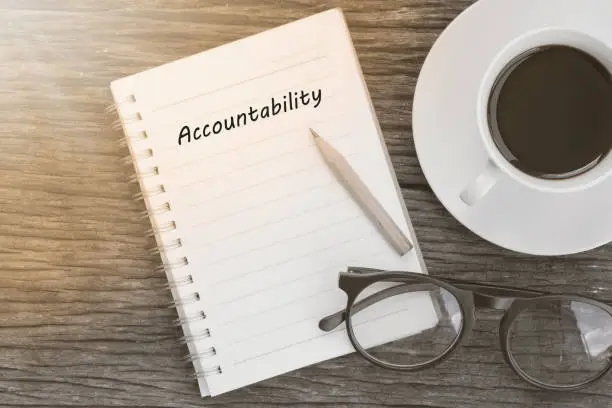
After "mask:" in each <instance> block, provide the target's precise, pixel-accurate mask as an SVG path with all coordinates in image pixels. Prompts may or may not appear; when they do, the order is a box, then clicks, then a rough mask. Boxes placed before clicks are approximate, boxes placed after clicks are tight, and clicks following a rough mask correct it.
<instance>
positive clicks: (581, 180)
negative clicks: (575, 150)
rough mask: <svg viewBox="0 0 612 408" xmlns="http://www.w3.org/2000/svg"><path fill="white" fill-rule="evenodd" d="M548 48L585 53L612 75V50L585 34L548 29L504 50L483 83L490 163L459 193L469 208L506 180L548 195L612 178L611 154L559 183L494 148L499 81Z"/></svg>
mask: <svg viewBox="0 0 612 408" xmlns="http://www.w3.org/2000/svg"><path fill="white" fill-rule="evenodd" d="M547 45H567V46H571V47H574V48H577V49H580V50H582V51H585V52H586V53H588V54H590V55H591V56H593V57H595V58H596V59H597V60H599V62H601V63H602V64H603V65H604V66H605V67H606V68H607V69H608V70H609V71H610V72H612V50H611V49H610V48H609V47H608V46H606V45H605V44H603V43H602V42H600V41H598V40H596V39H595V38H593V37H591V36H588V35H586V34H583V33H579V32H576V31H570V30H566V29H562V28H546V29H542V30H538V31H534V32H530V33H527V34H525V35H523V36H521V37H519V38H517V39H516V40H515V41H513V42H511V43H510V44H508V45H507V46H506V47H505V48H504V49H502V50H501V51H500V52H499V53H498V54H497V56H496V57H495V58H494V60H493V62H492V64H491V65H490V67H489V69H488V71H487V73H486V75H485V76H484V78H483V80H482V81H481V86H480V90H479V95H478V101H477V103H478V109H477V111H478V118H477V119H478V126H479V130H480V136H481V139H482V142H483V144H484V146H485V149H486V152H487V155H488V160H487V162H486V163H483V164H482V165H483V169H482V171H481V173H480V174H479V175H478V176H477V177H476V178H475V179H474V180H473V181H472V182H470V183H468V185H467V186H466V187H465V188H464V189H463V191H462V192H461V193H460V198H461V200H462V201H463V202H464V203H465V204H466V205H468V206H473V205H475V204H477V203H478V202H479V201H480V200H482V199H483V198H484V197H485V196H486V195H487V194H488V193H489V192H490V191H491V189H492V188H493V187H494V186H495V185H496V184H497V183H498V182H499V181H500V180H502V178H504V177H510V178H511V179H512V180H514V181H516V182H518V183H521V184H523V185H525V186H527V187H528V188H531V189H535V190H539V191H543V192H547V193H571V192H577V191H581V190H585V189H588V188H590V187H593V186H595V185H596V184H598V183H600V182H601V181H603V180H604V179H606V178H607V177H610V175H612V155H610V154H608V155H607V156H606V157H605V158H604V159H603V160H602V161H600V162H599V163H598V164H597V165H596V166H594V167H593V168H591V169H589V170H588V171H586V172H583V173H581V174H579V175H577V176H575V177H569V178H564V179H558V180H551V179H544V178H538V177H535V176H532V175H529V174H526V173H524V172H522V171H520V170H519V169H518V168H516V167H515V166H513V165H512V164H511V163H510V162H509V161H508V160H506V158H505V157H504V155H502V153H501V152H500V151H499V149H498V147H497V145H496V144H495V142H494V140H493V138H492V135H491V132H490V130H489V124H488V118H487V109H488V103H489V95H490V93H491V90H492V88H493V86H494V83H495V81H496V79H497V77H498V76H499V75H500V73H501V72H502V71H503V70H504V68H505V67H506V66H507V65H508V64H509V63H510V62H511V61H512V60H513V59H515V58H516V57H517V56H519V55H521V54H523V53H526V52H528V51H530V50H533V49H537V48H538V47H542V46H547ZM611 114H612V112H611Z"/></svg>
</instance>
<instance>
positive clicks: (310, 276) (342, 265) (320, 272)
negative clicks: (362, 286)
mask: <svg viewBox="0 0 612 408" xmlns="http://www.w3.org/2000/svg"><path fill="white" fill-rule="evenodd" d="M385 253H386V252H385V251H376V252H373V253H371V254H369V255H366V256H371V257H372V258H376V257H378V256H381V255H383V254H385ZM345 267H346V264H345V263H336V264H333V265H330V266H326V267H325V268H320V269H318V270H317V271H316V272H314V273H307V274H303V275H300V276H299V277H297V278H295V279H291V280H288V281H281V282H278V283H277V284H275V285H268V286H266V287H265V288H262V289H259V290H257V291H253V292H248V293H245V294H240V295H239V296H236V297H234V298H232V299H229V300H224V301H222V302H219V303H212V304H211V305H210V306H209V308H208V309H209V310H210V312H211V314H213V311H214V310H215V309H217V308H218V309H223V307H227V305H230V304H233V303H242V302H243V301H244V300H245V299H248V298H250V297H253V296H257V295H261V294H263V293H265V292H269V291H273V290H277V289H279V288H283V287H287V286H289V285H291V284H295V283H298V282H300V281H303V280H306V279H316V278H318V277H320V276H321V275H324V274H329V273H330V271H332V270H337V271H340V270H342V269H343V268H345ZM320 293H323V292H321V291H317V292H316V293H308V294H306V296H302V297H295V298H293V299H292V300H291V301H289V302H285V303H282V304H276V305H274V306H272V307H269V308H267V309H263V310H257V311H256V312H255V313H250V314H249V313H246V314H244V315H240V316H238V317H236V318H234V319H232V320H226V321H224V322H223V323H222V324H221V325H219V326H218V327H223V326H227V325H234V324H237V323H240V322H241V321H243V320H246V319H250V318H252V317H255V316H257V315H260V314H262V313H268V312H272V311H274V310H278V309H280V308H282V307H284V306H289V305H293V304H296V303H299V302H301V301H303V300H306V299H309V298H310V297H312V295H317V294H320ZM222 313H223V312H221V314H222Z"/></svg>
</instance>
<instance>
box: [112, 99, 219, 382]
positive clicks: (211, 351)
mask: <svg viewBox="0 0 612 408" xmlns="http://www.w3.org/2000/svg"><path fill="white" fill-rule="evenodd" d="M135 103H137V101H136V97H135V95H128V96H126V97H124V98H120V99H118V100H117V101H116V103H112V104H109V105H107V106H106V108H105V109H104V112H105V113H107V114H111V113H116V114H118V116H119V117H118V119H116V120H114V121H113V123H112V125H111V127H112V129H114V130H115V131H119V130H121V129H122V128H123V125H124V124H132V123H136V122H138V121H141V120H142V115H141V113H140V112H135V113H131V114H129V115H127V116H123V117H122V116H121V115H120V113H121V112H120V110H121V108H122V107H123V106H124V105H130V104H132V106H133V104H135ZM134 133H135V134H134V135H128V134H125V132H124V134H123V135H122V137H121V138H120V139H119V142H118V144H119V145H120V146H122V147H124V146H127V145H128V144H131V145H132V146H133V147H134V148H135V150H136V149H139V148H140V150H138V151H137V152H135V153H134V154H133V155H132V154H130V155H128V156H125V157H122V158H121V159H120V161H121V163H122V164H125V165H128V164H133V161H135V160H141V159H151V158H153V157H154V152H153V149H151V148H148V147H145V146H141V145H139V143H141V142H143V141H146V140H147V139H148V134H147V131H146V130H139V131H136V132H134ZM159 174H160V169H159V167H158V166H153V167H152V168H151V170H149V171H146V172H135V174H133V175H132V176H131V177H129V179H128V181H129V182H131V183H138V184H139V185H140V182H141V180H143V179H145V178H152V177H156V176H159ZM165 192H166V189H165V187H164V185H163V184H161V183H160V184H158V185H157V186H155V187H154V188H152V189H148V190H142V188H141V191H140V192H138V193H137V194H134V195H133V196H132V198H133V199H134V200H135V201H138V200H144V199H145V198H146V197H147V196H156V195H159V194H163V193H165ZM171 211H172V206H171V204H170V202H165V203H164V204H162V205H161V206H158V207H157V208H151V209H149V208H148V207H147V210H145V211H142V212H141V213H140V217H141V218H143V219H144V218H151V217H152V216H154V215H159V214H164V213H168V212H171ZM174 230H176V222H175V221H170V222H168V223H166V224H164V225H160V226H159V227H151V228H149V229H148V230H147V236H148V237H154V236H156V235H157V236H159V235H161V234H164V233H168V232H171V231H174ZM182 246H183V242H182V241H181V239H180V238H177V239H175V240H174V241H172V242H171V243H169V244H166V245H163V246H161V247H160V245H156V246H155V247H154V248H151V249H150V250H149V253H150V254H161V251H162V250H163V251H164V253H165V254H168V253H171V252H172V251H173V250H176V249H178V248H181V247H182ZM188 264H189V260H188V259H187V257H181V258H179V259H176V260H173V261H170V262H167V263H166V264H163V263H162V264H161V265H159V266H158V267H156V268H155V271H157V272H163V271H165V270H166V269H168V268H170V269H172V270H176V269H180V268H183V267H185V266H187V265H188ZM193 284H194V280H193V276H192V275H191V274H186V275H184V276H182V277H178V278H175V279H174V280H170V279H169V280H168V282H167V284H166V285H165V286H166V288H167V289H169V290H172V289H176V288H181V287H183V288H184V287H189V286H191V285H193ZM199 301H200V294H199V293H198V292H196V291H194V292H193V293H191V294H190V295H187V296H183V297H181V298H177V299H174V301H172V302H170V303H169V304H168V307H169V308H179V307H181V306H183V305H187V304H193V303H195V302H199ZM205 319H206V313H205V312H204V311H203V310H199V311H198V312H196V313H193V314H192V315H188V316H185V317H179V318H177V319H175V320H174V324H175V325H176V326H184V325H185V324H188V323H190V322H195V321H202V320H205ZM210 337H211V335H210V329H208V328H207V329H204V330H203V331H200V332H198V333H195V334H192V335H183V336H182V338H181V343H183V344H187V343H191V342H195V341H197V340H200V339H205V338H210ZM215 355H217V350H216V349H215V347H210V348H208V349H205V350H203V351H200V352H198V353H189V354H187V355H186V356H185V358H184V359H185V361H190V362H192V363H195V362H196V361H199V362H201V363H202V367H204V368H203V369H202V370H201V371H199V372H198V371H196V372H195V373H194V374H193V377H194V378H196V379H198V378H205V377H209V376H211V375H217V374H221V372H222V370H221V367H220V366H219V365H214V366H207V365H206V364H204V363H205V362H206V360H207V359H209V358H211V357H213V356H215Z"/></svg>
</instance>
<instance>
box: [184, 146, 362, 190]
mask: <svg viewBox="0 0 612 408" xmlns="http://www.w3.org/2000/svg"><path fill="white" fill-rule="evenodd" d="M348 136H349V134H345V135H342V136H338V137H336V138H335V139H334V140H339V139H343V138H345V137H348ZM312 151H316V146H315V144H314V143H312V142H311V143H309V145H308V146H299V147H297V148H295V149H291V150H288V151H285V152H283V153H280V154H277V155H273V156H270V157H267V158H265V159H263V160H259V161H256V162H252V163H249V164H248V165H245V166H232V167H231V169H230V170H228V171H225V172H221V173H215V174H212V175H209V176H206V177H204V178H200V179H198V181H197V182H195V183H189V184H182V185H181V184H179V185H177V187H180V188H183V187H195V186H196V185H197V184H202V183H205V182H207V181H210V180H212V179H215V178H218V177H223V176H228V175H231V174H234V173H240V172H243V171H245V170H248V169H252V168H253V167H257V166H259V165H262V164H266V163H269V162H272V161H274V160H278V159H279V158H282V157H286V156H290V155H295V154H301V153H310V152H312ZM352 155H353V154H350V153H347V154H345V157H349V156H352ZM194 163H195V162H194Z"/></svg>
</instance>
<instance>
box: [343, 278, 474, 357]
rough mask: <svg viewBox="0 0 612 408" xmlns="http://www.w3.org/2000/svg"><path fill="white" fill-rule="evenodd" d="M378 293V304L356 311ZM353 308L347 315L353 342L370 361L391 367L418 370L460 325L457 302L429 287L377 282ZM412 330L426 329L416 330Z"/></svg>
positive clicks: (445, 345) (442, 351) (443, 348)
mask: <svg viewBox="0 0 612 408" xmlns="http://www.w3.org/2000/svg"><path fill="white" fill-rule="evenodd" d="M390 288H393V290H391V289H390ZM382 291H386V293H387V296H384V297H383V299H382V300H379V301H377V302H375V303H372V304H370V305H368V306H367V307H365V308H362V309H361V310H359V309H360V308H359V307H356V305H358V304H359V302H363V301H364V300H365V299H368V297H370V296H372V294H374V293H383V292H382ZM370 299H371V298H370ZM353 305H354V306H353V307H351V309H350V310H349V315H350V324H351V327H352V329H353V337H354V340H355V341H356V342H357V343H359V345H360V346H361V347H362V348H363V349H365V350H366V353H367V354H369V355H370V356H371V357H373V358H375V359H377V360H379V361H381V362H383V363H386V364H391V365H395V366H402V367H413V366H419V365H422V364H425V363H427V362H429V361H432V360H435V359H437V358H438V357H440V356H442V355H444V354H445V353H446V351H447V350H448V349H449V348H450V347H451V346H452V345H453V343H454V342H455V340H456V339H457V338H458V336H459V334H460V333H461V328H462V325H463V316H462V314H461V309H460V307H459V302H458V301H457V299H456V298H455V297H454V296H453V295H452V294H451V293H450V292H448V291H447V290H446V289H444V288H441V287H439V286H436V285H433V284H429V283H420V284H418V283H416V284H415V283H407V284H406V283H401V284H397V283H392V282H377V283H376V284H373V285H370V286H368V287H367V288H365V289H364V290H363V291H362V292H361V293H360V294H359V295H358V296H357V299H356V301H355V303H353ZM365 323H367V324H365ZM415 328H421V329H422V328H426V329H425V330H423V331H418V332H415Z"/></svg>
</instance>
